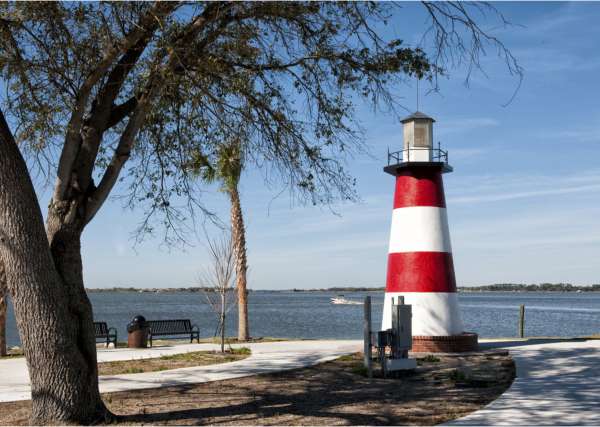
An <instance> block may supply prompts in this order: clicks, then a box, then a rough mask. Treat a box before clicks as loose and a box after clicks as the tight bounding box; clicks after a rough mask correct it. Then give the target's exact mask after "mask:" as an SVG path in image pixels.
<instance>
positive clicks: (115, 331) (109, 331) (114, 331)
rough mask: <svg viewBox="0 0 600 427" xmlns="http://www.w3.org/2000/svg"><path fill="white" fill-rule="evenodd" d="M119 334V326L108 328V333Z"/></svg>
mask: <svg viewBox="0 0 600 427" xmlns="http://www.w3.org/2000/svg"><path fill="white" fill-rule="evenodd" d="M111 332H112V335H117V328H108V335H111Z"/></svg>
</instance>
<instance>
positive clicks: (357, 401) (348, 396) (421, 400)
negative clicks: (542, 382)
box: [0, 352, 515, 425]
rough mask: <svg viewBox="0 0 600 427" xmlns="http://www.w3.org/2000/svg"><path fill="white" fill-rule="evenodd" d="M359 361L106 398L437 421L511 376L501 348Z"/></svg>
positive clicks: (292, 419)
mask: <svg viewBox="0 0 600 427" xmlns="http://www.w3.org/2000/svg"><path fill="white" fill-rule="evenodd" d="M361 360H362V359H361V355H360V354H356V355H353V356H347V357H342V358H340V359H337V360H335V361H333V362H328V363H324V364H321V365H317V366H314V367H311V368H304V369H298V370H294V371H286V372H281V373H277V374H267V375H258V376H253V377H247V378H240V379H234V380H226V381H216V382H210V383H204V384H197V385H187V386H176V387H166V388H159V389H148V390H139V391H131V392H118V393H108V394H104V395H103V397H104V400H105V402H106V404H107V405H108V407H109V408H110V409H111V410H112V411H113V412H114V413H115V414H119V419H118V421H117V422H118V423H120V424H137V425H140V424H160V425H164V424H169V425H205V424H212V425H214V424H224V425H403V424H404V425H406V424H416V425H434V424H439V423H443V422H445V421H448V420H452V419H455V418H459V417H461V416H464V415H466V414H468V413H470V412H472V411H475V410H477V409H479V408H481V407H482V406H484V405H486V404H488V403H490V402H491V401H492V400H494V399H495V398H497V397H498V396H499V395H500V394H501V393H502V392H504V390H506V389H507V388H508V387H509V386H510V384H511V383H512V380H513V378H514V375H515V366H514V363H513V361H512V359H511V358H510V356H508V354H507V353H506V352H496V353H493V354H492V353H489V354H478V355H471V356H462V357H457V356H445V357H428V358H422V359H421V360H420V361H419V366H418V368H417V369H416V371H415V372H414V373H413V374H411V375H406V376H404V377H402V378H393V379H391V378H388V379H383V378H372V379H369V378H367V377H366V376H365V375H364V368H362V362H361ZM30 406H31V403H30V402H29V401H26V402H9V403H4V404H0V424H4V425H15V424H17V425H23V424H27V418H28V415H29V411H30Z"/></svg>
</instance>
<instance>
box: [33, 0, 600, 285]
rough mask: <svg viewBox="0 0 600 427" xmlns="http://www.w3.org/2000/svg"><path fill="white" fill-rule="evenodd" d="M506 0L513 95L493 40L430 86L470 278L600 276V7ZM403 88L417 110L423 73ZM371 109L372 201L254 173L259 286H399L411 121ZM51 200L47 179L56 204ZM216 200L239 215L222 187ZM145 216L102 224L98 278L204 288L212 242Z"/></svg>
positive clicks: (368, 184) (246, 200) (250, 227)
mask: <svg viewBox="0 0 600 427" xmlns="http://www.w3.org/2000/svg"><path fill="white" fill-rule="evenodd" d="M496 7H497V8H498V9H499V10H500V11H501V12H502V13H503V14H504V15H505V16H506V18H507V19H508V20H509V21H511V22H512V23H513V24H515V25H513V26H512V27H510V28H500V27H495V28H493V29H492V32H493V34H494V35H496V36H498V37H499V38H500V39H501V40H502V41H503V42H504V43H505V44H506V46H507V47H508V48H509V49H510V50H511V51H512V53H513V54H514V55H515V56H516V57H517V59H518V61H519V63H520V64H521V65H522V67H523V68H524V72H525V74H524V79H523V81H522V84H521V86H520V88H519V90H518V92H517V94H516V97H515V98H514V99H513V100H512V102H510V103H509V104H508V105H506V103H507V101H509V100H510V99H511V97H512V95H513V93H514V91H515V89H516V88H517V86H518V83H519V81H518V79H517V78H515V77H514V76H511V75H510V74H509V73H508V71H507V70H506V67H505V64H504V63H503V62H502V61H501V60H499V59H498V58H497V57H496V55H495V52H494V50H493V49H490V50H489V52H488V54H489V56H487V57H485V58H484V59H483V61H482V62H483V67H484V70H485V75H484V74H483V73H475V74H474V75H473V76H472V78H471V80H470V83H469V85H468V86H466V85H465V70H464V69H455V70H450V74H449V76H448V77H447V78H442V79H441V80H440V82H439V92H437V93H428V94H424V93H423V92H424V91H421V97H420V108H419V109H420V110H421V111H424V112H425V113H427V114H428V115H430V116H432V117H434V118H435V119H436V123H435V124H434V140H435V141H436V142H437V141H440V142H441V144H442V147H443V148H445V149H447V150H448V151H449V161H450V164H451V165H452V166H453V168H454V172H453V173H450V174H446V175H444V182H445V190H446V198H447V207H448V217H449V225H450V233H451V239H452V251H453V257H454V263H455V270H456V278H457V283H458V285H459V286H473V285H484V284H491V283H508V282H511V283H541V282H569V283H573V284H583V285H586V284H592V283H600V263H599V262H598V260H600V219H599V218H600V164H599V160H600V81H599V80H600V79H598V76H599V75H600V52H599V51H598V43H599V40H600V26H598V25H597V22H598V18H599V17H600V3H559V2H555V3H542V2H535V3H512V2H511V3H497V4H496ZM486 25H487V24H486ZM489 25H490V26H491V25H492V24H491V23H489ZM425 26H426V25H425V20H424V15H423V11H422V9H421V7H420V5H418V4H404V5H403V9H402V11H401V13H399V14H398V17H397V18H395V19H393V20H392V21H391V22H390V23H389V30H388V31H390V32H391V33H393V34H394V35H397V36H399V37H401V38H403V39H404V40H406V41H407V42H410V41H416V40H419V38H420V35H421V33H422V32H423V30H424V29H425ZM484 27H485V25H484ZM398 93H399V95H401V96H403V98H404V100H403V103H404V105H405V106H406V107H407V108H408V110H414V109H415V108H416V87H415V84H414V83H409V84H408V85H406V86H402V87H398ZM357 113H358V116H359V117H360V119H361V125H362V126H363V128H364V129H365V130H366V135H365V138H366V143H367V145H368V147H369V151H370V154H371V155H370V156H361V157H356V158H354V159H353V160H351V161H350V162H349V164H348V170H349V171H351V172H352V174H353V175H354V176H355V177H356V178H357V186H358V191H359V193H360V196H361V199H362V200H361V202H359V203H347V204H338V205H335V206H333V207H332V208H328V207H312V206H310V207H305V206H299V205H298V204H297V203H292V202H291V200H290V198H289V196H288V195H287V193H285V192H284V193H283V194H281V195H279V196H277V195H278V193H279V192H280V189H278V188H267V187H266V186H265V185H264V183H263V180H262V178H261V175H260V173H259V172H257V171H255V170H249V171H247V173H246V175H245V176H244V177H243V179H242V184H241V195H242V203H243V208H244V214H245V219H246V226H247V246H248V262H249V276H248V278H249V283H248V285H249V288H251V289H291V288H323V287H332V286H384V283H385V275H386V263H387V251H388V240H389V228H390V223H391V213H392V198H393V191H394V178H393V177H392V176H390V175H387V174H385V173H384V172H383V170H382V168H383V166H384V165H385V164H386V154H387V149H388V147H389V148H390V149H391V150H394V149H400V146H401V144H402V129H401V125H400V123H398V121H397V118H395V117H393V116H391V115H386V114H374V113H372V112H371V111H370V110H369V109H368V108H367V107H366V106H365V107H359V109H358V111H357ZM48 197H49V191H43V190H40V199H41V205H42V207H45V206H47V199H48ZM203 200H204V202H205V204H206V205H207V206H209V207H210V208H211V209H213V210H215V211H216V212H217V213H218V214H220V215H221V216H222V218H223V219H224V220H225V221H227V219H228V208H229V207H228V203H227V199H226V197H225V196H224V195H223V194H221V193H219V192H218V191H217V188H216V187H209V188H207V191H206V194H205V195H204V196H203ZM140 219H141V212H136V211H128V210H124V209H123V208H122V206H121V204H120V202H119V201H117V200H111V201H110V202H109V203H108V204H107V205H105V206H104V207H103V208H102V210H101V211H100V213H99V214H98V215H97V217H96V218H95V219H94V221H92V223H90V224H89V225H88V227H87V229H86V231H85V234H84V237H83V260H84V277H85V282H86V286H87V287H89V288H102V287H113V286H127V287H129V286H133V287H139V288H144V287H150V288H152V287H187V286H197V285H198V277H199V276H200V274H201V271H202V270H203V269H204V268H206V266H207V262H208V257H207V250H206V249H207V248H206V246H205V244H204V243H203V242H202V239H197V238H196V237H195V236H193V235H191V236H190V242H191V243H192V245H191V246H189V247H187V248H185V249H184V250H181V249H179V248H166V247H164V245H161V240H160V239H159V238H156V239H149V240H146V241H144V242H143V243H141V244H138V245H135V244H134V241H133V240H132V238H131V237H132V236H131V233H132V231H133V230H134V229H135V227H136V225H137V223H138V222H139V221H140ZM207 227H208V231H209V233H213V232H216V231H217V230H216V229H214V228H211V226H210V225H208V226H207ZM199 234H200V235H202V232H200V233H199Z"/></svg>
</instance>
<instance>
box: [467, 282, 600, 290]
mask: <svg viewBox="0 0 600 427" xmlns="http://www.w3.org/2000/svg"><path fill="white" fill-rule="evenodd" d="M458 289H459V290H461V291H464V292H478V291H492V292H494V291H495V292H577V291H581V292H600V284H594V285H591V286H582V285H572V284H571V283H540V284H535V283H532V284H526V283H496V284H493V285H484V286H468V287H467V286H461V287H459V288H458Z"/></svg>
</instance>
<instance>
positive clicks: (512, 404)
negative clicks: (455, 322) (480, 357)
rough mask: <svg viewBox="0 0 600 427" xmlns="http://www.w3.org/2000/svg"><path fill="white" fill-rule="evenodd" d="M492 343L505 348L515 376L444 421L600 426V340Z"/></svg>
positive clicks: (461, 423)
mask: <svg viewBox="0 0 600 427" xmlns="http://www.w3.org/2000/svg"><path fill="white" fill-rule="evenodd" d="M490 344H492V343H490ZM493 344H494V347H495V348H507V349H508V350H510V354H511V356H512V357H513V359H514V360H515V363H516V365H517V378H516V379H515V381H514V382H513V384H512V386H511V387H510V388H509V389H508V390H507V391H506V392H505V393H504V394H503V395H502V396H500V397H499V398H498V399H496V400H495V401H494V402H492V403H491V404H489V405H488V406H486V407H485V408H483V409H481V410H479V411H476V412H474V413H472V414H470V415H468V416H466V417H464V418H461V419H458V420H456V421H454V422H451V423H448V425H600V340H589V341H568V342H549V343H543V344H534V345H522V344H523V343H520V342H513V343H509V344H507V343H504V344H503V343H493Z"/></svg>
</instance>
